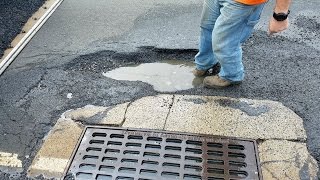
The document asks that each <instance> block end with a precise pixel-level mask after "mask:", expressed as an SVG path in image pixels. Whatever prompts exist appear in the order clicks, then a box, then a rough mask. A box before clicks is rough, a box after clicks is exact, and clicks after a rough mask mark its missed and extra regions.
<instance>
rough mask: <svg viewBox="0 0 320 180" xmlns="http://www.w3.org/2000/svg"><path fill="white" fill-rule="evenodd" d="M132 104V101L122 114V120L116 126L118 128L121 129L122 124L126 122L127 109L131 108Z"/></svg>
mask: <svg viewBox="0 0 320 180" xmlns="http://www.w3.org/2000/svg"><path fill="white" fill-rule="evenodd" d="M132 103H133V101H130V102H129V103H128V104H127V107H126V110H125V112H124V116H123V120H122V122H121V123H120V124H119V125H118V127H122V126H123V124H124V123H125V122H126V119H127V117H126V116H127V112H128V109H129V107H130V106H131V104H132Z"/></svg>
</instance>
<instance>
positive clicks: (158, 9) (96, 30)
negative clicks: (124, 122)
mask: <svg viewBox="0 0 320 180" xmlns="http://www.w3.org/2000/svg"><path fill="white" fill-rule="evenodd" d="M201 7H202V1H201V0H177V1H169V0H135V1H132V0H121V1H118V0H110V1H108V2H106V1H99V0H94V1H85V0H65V1H64V2H63V3H62V4H61V6H60V7H59V8H58V9H57V11H56V12H55V13H54V14H53V15H52V17H51V18H50V19H49V20H48V21H47V23H46V24H45V25H44V26H43V27H42V28H41V29H40V31H39V32H38V33H37V34H36V36H35V37H34V38H33V39H32V40H31V42H30V43H29V44H28V45H27V47H26V48H25V49H24V50H23V51H22V53H21V54H20V55H19V56H18V57H17V58H16V60H15V61H14V63H13V64H11V66H10V67H9V68H8V69H7V70H6V72H5V73H4V74H3V75H2V76H0V87H1V88H0V134H1V136H0V152H8V153H13V154H18V158H19V159H20V160H22V166H23V172H22V173H21V174H20V178H26V177H25V175H26V170H27V168H28V167H29V166H30V163H31V161H32V159H33V158H34V155H35V153H36V152H37V150H38V149H39V147H40V146H41V143H42V139H43V138H44V137H45V135H46V134H47V133H48V131H49V130H50V129H51V128H52V126H53V125H54V124H55V122H56V120H57V119H58V118H59V116H60V115H61V114H62V113H63V112H65V111H66V110H69V109H73V108H78V107H83V106H85V105H88V104H92V105H96V106H110V105H115V104H120V103H124V102H127V101H131V100H134V99H138V98H141V97H144V96H149V95H156V94H160V93H162V92H157V91H155V90H154V89H153V87H152V86H151V85H149V84H146V83H143V82H138V81H137V82H129V81H117V80H113V79H110V78H107V77H104V76H103V72H106V71H109V70H113V69H115V68H117V67H121V66H128V65H135V64H138V63H148V62H157V61H163V60H168V59H177V60H181V61H192V60H193V56H194V55H195V53H196V52H197V50H196V49H197V45H198V36H199V20H200V14H201ZM272 7H273V5H272V2H270V3H269V4H268V5H267V6H266V8H265V10H264V12H263V14H262V17H261V22H260V24H259V25H258V26H257V28H256V31H255V33H254V35H253V36H252V38H250V39H249V40H248V41H247V42H246V44H244V64H245V67H246V79H245V81H244V83H243V84H242V85H240V86H236V87H230V88H226V89H223V90H212V89H205V88H203V87H198V88H193V89H189V90H184V91H179V92H175V94H190V95H191V94H192V95H210V96H216V95H218V96H228V97H244V98H253V99H268V100H274V101H279V102H282V103H283V104H284V105H285V106H287V107H289V108H290V109H292V110H293V111H295V112H296V113H297V114H298V115H299V116H301V117H302V118H303V120H304V126H305V129H306V131H307V136H308V141H307V144H308V149H309V151H310V153H311V154H312V155H313V156H314V157H315V158H316V160H317V161H318V163H319V161H320V138H319V137H320V127H319V124H320V111H319V109H320V91H319V84H320V68H319V66H320V58H319V57H320V13H319V9H320V4H319V3H318V1H317V0H296V1H294V4H293V6H292V8H291V11H292V13H291V14H290V20H291V27H290V29H289V30H288V31H286V32H284V33H281V34H279V35H276V36H272V37H268V36H267V32H266V29H267V22H268V18H269V17H270V15H271V13H272ZM69 93H72V98H70V97H69V98H68V94H69ZM283 133H285V132H283ZM9 175H10V174H9V173H5V172H2V173H1V170H0V179H6V178H9ZM18 176H19V175H18Z"/></svg>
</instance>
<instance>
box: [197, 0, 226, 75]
mask: <svg viewBox="0 0 320 180" xmlns="http://www.w3.org/2000/svg"><path fill="white" fill-rule="evenodd" d="M219 15H220V5H219V0H205V1H204V3H203V10H202V16H201V25H200V27H201V31H200V43H199V52H198V54H197V55H196V56H195V63H196V69H198V70H202V71H206V70H208V69H210V68H211V67H212V66H213V65H215V64H217V60H216V59H215V57H214V55H213V50H212V30H213V28H214V26H215V22H216V19H217V18H218V17H219Z"/></svg>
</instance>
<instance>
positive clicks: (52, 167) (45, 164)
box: [30, 157, 69, 174]
mask: <svg viewBox="0 0 320 180" xmlns="http://www.w3.org/2000/svg"><path fill="white" fill-rule="evenodd" d="M68 161H69V159H60V158H50V157H40V158H39V159H37V160H36V163H35V164H34V165H32V166H31V168H30V169H31V171H33V173H35V172H39V174H41V173H43V172H44V171H47V172H51V173H63V171H64V169H65V168H66V166H67V165H68Z"/></svg>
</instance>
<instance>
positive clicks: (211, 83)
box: [203, 75, 241, 88]
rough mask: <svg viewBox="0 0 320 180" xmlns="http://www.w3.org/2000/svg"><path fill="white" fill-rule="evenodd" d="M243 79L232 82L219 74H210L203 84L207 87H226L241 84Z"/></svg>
mask: <svg viewBox="0 0 320 180" xmlns="http://www.w3.org/2000/svg"><path fill="white" fill-rule="evenodd" d="M240 83H241V81H237V82H232V81H228V80H225V79H222V78H220V77H219V76H218V75H216V76H208V77H206V78H204V80H203V85H204V87H206V88H224V87H227V86H230V85H236V84H240Z"/></svg>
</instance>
